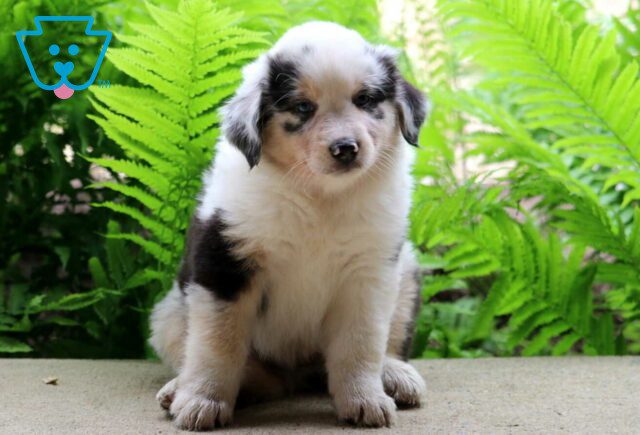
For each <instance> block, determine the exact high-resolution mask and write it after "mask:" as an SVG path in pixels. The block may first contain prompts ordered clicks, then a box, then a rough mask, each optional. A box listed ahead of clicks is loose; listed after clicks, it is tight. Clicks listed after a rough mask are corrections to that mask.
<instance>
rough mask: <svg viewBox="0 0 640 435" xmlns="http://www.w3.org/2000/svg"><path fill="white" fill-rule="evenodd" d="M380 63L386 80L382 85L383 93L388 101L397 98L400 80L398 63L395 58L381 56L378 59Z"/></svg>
mask: <svg viewBox="0 0 640 435" xmlns="http://www.w3.org/2000/svg"><path fill="white" fill-rule="evenodd" d="M378 62H379V63H380V65H381V66H382V69H383V70H384V75H385V80H384V81H383V83H382V86H381V87H380V88H381V91H382V92H383V93H384V95H385V98H386V99H391V98H395V96H396V83H397V81H398V79H399V78H400V73H399V72H398V68H397V67H396V62H395V60H394V59H393V58H391V57H388V56H381V57H379V58H378Z"/></svg>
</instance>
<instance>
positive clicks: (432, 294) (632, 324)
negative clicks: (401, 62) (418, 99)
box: [413, 0, 640, 356]
mask: <svg viewBox="0 0 640 435" xmlns="http://www.w3.org/2000/svg"><path fill="white" fill-rule="evenodd" d="M566 3H567V2H562V1H560V2H552V1H549V0H544V1H529V0H523V1H519V2H509V1H501V0H473V1H456V0H453V1H442V2H440V3H439V15H438V19H439V20H440V21H441V22H442V23H444V25H443V26H442V28H446V29H447V31H446V32H445V33H446V39H447V41H448V42H450V43H451V44H452V45H453V47H454V50H453V53H454V56H457V57H458V58H464V59H467V60H469V61H472V62H473V65H475V66H477V67H479V71H480V73H481V74H480V80H479V81H478V82H477V83H475V84H474V86H473V91H465V90H458V89H451V90H447V89H445V90H444V91H440V92H436V93H435V95H434V98H435V101H436V106H438V105H440V107H439V110H441V111H442V112H444V113H449V114H451V113H453V114H458V116H461V117H462V118H463V119H465V120H466V122H467V123H469V124H473V125H474V127H473V132H471V131H472V129H470V128H468V127H467V128H465V127H463V128H462V129H458V130H456V131H454V133H458V136H457V137H458V138H459V140H460V141H461V142H463V143H464V144H465V147H466V148H467V149H470V151H468V152H467V153H466V155H467V157H470V156H474V157H478V156H480V157H481V158H482V161H483V163H484V164H487V163H490V164H493V165H494V166H499V167H502V168H504V169H503V172H506V174H505V175H496V174H491V173H487V175H486V176H487V177H489V179H485V180H483V181H482V182H478V181H477V180H474V181H473V182H468V183H464V184H462V185H457V184H456V183H436V184H435V185H432V186H422V187H421V188H420V189H419V192H418V197H417V203H418V205H417V207H416V210H415V212H414V219H413V225H414V229H413V238H414V240H415V241H416V242H417V244H418V245H419V246H420V247H421V249H423V250H424V251H425V252H426V253H429V256H428V257H426V259H425V264H426V265H427V266H429V265H431V267H437V268H438V269H439V270H441V271H442V272H443V274H442V275H436V276H428V277H427V278H426V279H425V287H424V296H425V297H426V298H430V299H431V300H432V301H433V300H435V301H438V300H439V299H440V298H442V297H445V298H449V299H451V293H453V294H454V295H455V298H454V299H455V300H454V302H453V303H448V304H446V305H447V306H451V305H452V306H458V305H459V304H461V303H463V302H464V301H467V300H473V301H476V303H477V304H478V309H477V310H476V311H475V312H467V313H466V315H465V319H466V322H467V324H468V325H469V326H468V328H466V329H464V331H463V333H458V334H456V335H455V340H451V339H447V340H444V339H442V338H441V337H442V336H448V335H447V332H448V329H449V328H453V327H456V325H455V324H451V323H449V324H446V325H444V326H442V325H440V326H438V324H437V323H436V326H435V327H434V326H432V325H433V323H434V322H433V317H434V315H433V313H432V312H433V309H431V308H425V309H424V311H423V313H422V318H421V319H422V323H421V327H420V330H419V334H420V335H421V337H419V340H418V342H419V343H422V346H423V347H422V348H418V349H417V351H418V352H419V353H421V354H424V355H425V356H429V355H434V354H435V355H454V356H455V355H462V356H464V355H465V354H469V353H473V352H475V353H476V354H477V353H478V352H480V354H486V353H489V354H498V355H510V354H513V353H516V354H522V355H538V354H552V355H560V354H565V353H567V352H576V351H579V352H583V353H587V354H603V355H608V354H624V353H627V352H630V351H631V352H637V349H638V347H637V330H638V328H637V321H638V316H637V315H638V303H639V302H640V299H638V289H640V274H639V272H638V271H639V270H640V264H639V263H638V252H640V240H639V239H638V232H639V231H640V219H639V218H638V216H640V211H639V210H638V207H637V201H638V199H640V195H639V193H640V192H639V190H638V187H639V186H640V184H639V183H640V176H639V175H638V174H640V172H638V165H639V164H640V81H639V80H638V66H637V64H636V63H635V61H633V60H630V59H629V60H625V56H622V55H621V54H620V51H619V47H618V46H617V45H616V42H617V38H616V36H617V35H616V33H615V32H613V31H610V32H608V33H605V34H603V33H602V31H601V30H600V28H599V27H596V26H594V25H590V24H588V23H587V22H586V21H585V19H584V15H585V14H584V9H583V8H576V7H573V8H568V6H567V4H566ZM574 6H576V5H575V4H574ZM450 79H452V77H450ZM461 132H465V134H460V133H461ZM423 139H424V140H425V141H429V140H430V139H431V137H430V136H429V135H428V133H427V135H426V136H424V137H423ZM429 148H430V150H431V148H433V147H429ZM478 300H479V301H480V302H479V303H478V302H477V301H478ZM427 307H428V305H427ZM458 332H459V331H458ZM634 334H635V335H634ZM450 335H451V334H449V336H450ZM433 337H439V338H438V339H435V340H434V339H433ZM430 340H431V341H430Z"/></svg>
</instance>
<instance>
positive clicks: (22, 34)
mask: <svg viewBox="0 0 640 435" xmlns="http://www.w3.org/2000/svg"><path fill="white" fill-rule="evenodd" d="M47 22H79V23H83V22H85V23H87V25H86V27H85V30H84V35H86V36H91V37H98V38H99V39H102V38H104V42H103V43H102V48H101V49H100V53H99V54H98V57H97V59H96V61H95V65H94V67H93V70H92V72H91V76H90V77H89V79H88V80H86V81H85V82H83V83H81V84H73V83H71V81H70V79H69V76H70V75H71V73H72V72H73V71H74V68H75V67H76V65H75V64H74V62H72V61H67V62H62V61H59V60H57V59H59V57H58V56H59V55H62V54H63V53H64V52H65V51H66V53H68V55H69V56H71V59H73V58H76V57H77V56H79V54H80V51H81V50H80V47H79V46H78V44H75V43H72V44H70V45H68V46H62V47H61V46H60V45H59V44H56V43H54V44H51V45H49V47H48V48H49V54H50V55H51V56H52V57H53V58H54V60H56V62H55V63H54V64H53V70H54V71H55V73H56V74H57V75H58V76H59V77H60V79H59V80H57V81H56V82H54V83H53V84H45V83H43V81H42V80H40V78H39V77H38V74H37V73H36V70H35V68H34V67H33V63H32V62H31V57H30V56H29V51H28V50H27V47H26V45H25V42H27V37H28V36H42V35H43V33H44V32H43V30H42V23H47ZM35 25H36V30H20V31H18V32H16V38H17V39H18V44H19V45H20V50H21V51H22V55H23V56H24V60H25V62H26V63H27V67H28V68H29V73H30V74H31V78H32V79H33V81H34V82H35V84H36V85H38V87H39V88H40V89H44V90H45V91H53V92H54V93H55V94H56V96H57V97H58V98H61V99H63V100H66V99H67V98H70V97H71V96H72V95H73V93H74V92H75V91H81V90H84V89H87V88H88V87H89V86H91V85H92V84H93V82H94V81H95V79H96V76H97V75H98V71H99V70H100V65H102V60H103V59H104V55H105V53H106V52H107V47H108V46H109V42H111V32H109V31H108V30H91V27H92V26H93V17H90V16H59V17H56V16H38V17H36V18H35ZM74 42H76V41H74ZM77 42H79V41H77ZM32 49H33V47H32ZM65 49H66V50H65ZM63 60H64V59H63Z"/></svg>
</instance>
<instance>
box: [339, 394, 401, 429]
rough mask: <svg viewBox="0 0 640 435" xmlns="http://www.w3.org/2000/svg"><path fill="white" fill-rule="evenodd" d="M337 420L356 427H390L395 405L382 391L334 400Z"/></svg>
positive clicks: (393, 418) (393, 417) (394, 417)
mask: <svg viewBox="0 0 640 435" xmlns="http://www.w3.org/2000/svg"><path fill="white" fill-rule="evenodd" d="M336 408H337V410H338V419H339V420H340V421H344V422H347V423H351V424H353V425H356V426H367V427H382V426H387V427H390V426H391V425H392V424H393V423H394V422H395V419H396V405H395V403H394V402H393V399H391V398H390V397H389V396H387V395H386V394H384V393H383V392H382V391H380V392H373V393H371V394H367V393H365V394H357V395H353V396H349V397H346V398H345V399H339V398H336Z"/></svg>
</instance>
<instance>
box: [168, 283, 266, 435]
mask: <svg viewBox="0 0 640 435" xmlns="http://www.w3.org/2000/svg"><path fill="white" fill-rule="evenodd" d="M187 292H188V296H187V303H188V334H187V343H186V351H185V360H184V364H183V367H182V369H181V373H180V375H179V377H178V387H177V390H176V393H175V397H174V399H173V403H172V404H171V407H170V409H169V411H170V413H171V415H173V417H174V419H175V422H176V425H177V426H178V427H180V428H183V429H189V430H205V429H211V428H213V427H215V426H224V425H226V424H228V423H229V422H230V421H231V418H232V415H233V408H234V405H235V401H236V397H237V394H238V389H239V387H240V382H241V380H242V375H243V370H244V368H245V364H246V360H247V355H248V348H249V341H250V328H251V324H252V321H253V319H254V317H255V315H256V312H257V306H258V299H259V298H258V297H257V296H258V292H256V291H255V289H251V288H248V289H246V290H245V291H244V292H243V293H242V294H240V295H238V298H237V300H234V301H223V300H219V299H216V296H215V295H214V294H213V293H212V292H211V291H209V290H207V289H205V288H204V287H202V286H200V285H195V284H192V285H190V286H189V287H188V289H187Z"/></svg>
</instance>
